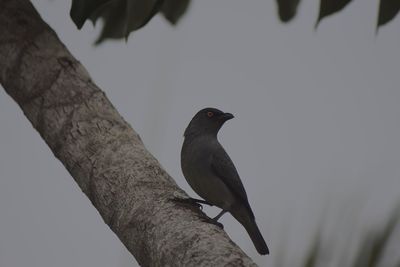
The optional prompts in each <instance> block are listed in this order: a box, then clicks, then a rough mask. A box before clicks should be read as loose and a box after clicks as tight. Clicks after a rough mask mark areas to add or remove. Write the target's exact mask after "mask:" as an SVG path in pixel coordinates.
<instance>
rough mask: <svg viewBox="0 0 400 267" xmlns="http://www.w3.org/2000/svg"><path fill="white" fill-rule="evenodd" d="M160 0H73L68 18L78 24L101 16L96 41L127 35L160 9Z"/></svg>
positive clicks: (125, 36)
mask: <svg viewBox="0 0 400 267" xmlns="http://www.w3.org/2000/svg"><path fill="white" fill-rule="evenodd" d="M163 3H164V0H145V1H144V0H79V1H78V0H73V2H72V7H71V12H70V14H71V18H72V20H73V21H74V22H75V24H76V26H77V27H78V28H81V27H82V25H83V24H84V23H85V21H86V20H87V19H90V20H92V21H93V23H95V22H96V21H97V20H98V19H100V18H101V19H102V20H103V22H104V24H103V29H102V31H101V34H100V37H99V38H98V39H97V41H96V44H98V43H101V42H102V41H104V40H105V39H120V38H125V39H127V38H128V36H129V34H130V33H131V32H132V31H135V30H137V29H139V28H141V27H143V26H144V25H146V24H147V22H149V21H150V19H151V18H152V17H153V16H154V15H155V14H157V12H158V11H160V8H161V7H162V5H163Z"/></svg>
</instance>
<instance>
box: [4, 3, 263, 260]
mask: <svg viewBox="0 0 400 267" xmlns="http://www.w3.org/2000/svg"><path fill="white" fill-rule="evenodd" d="M0 33H1V34H0V84H1V85H2V86H3V87H4V88H5V90H6V91H7V93H8V94H9V95H10V96H11V97H12V98H13V99H14V100H15V101H16V102H17V103H18V104H19V106H20V107H21V109H22V110H23V112H24V114H25V115H26V117H27V118H28V119H29V121H30V122H31V123H32V125H33V127H34V128H35V129H36V130H37V131H38V132H39V134H40V135H41V136H42V138H43V139H44V141H45V142H46V143H47V144H48V146H49V147H50V149H51V150H52V152H53V153H54V155H55V156H56V157H57V158H58V159H59V160H60V161H61V162H62V163H63V164H64V166H65V167H66V168H67V170H68V171H69V172H70V174H71V175H72V177H73V178H74V179H75V181H76V182H77V183H78V185H79V186H80V187H81V189H82V191H83V192H84V193H85V194H86V195H87V196H88V198H89V199H90V200H91V202H92V203H93V205H94V206H95V207H96V209H97V210H98V211H99V213H100V214H101V216H102V218H103V219H104V221H105V223H107V224H108V225H109V226H110V228H111V229H112V230H113V231H114V232H115V234H116V235H117V236H118V237H119V239H120V240H121V241H122V242H123V243H124V245H125V246H126V247H127V248H128V250H129V251H130V252H131V253H132V254H133V255H134V256H135V258H136V260H137V261H138V262H139V264H141V265H143V266H255V264H254V262H253V261H252V260H251V259H249V258H248V257H247V256H246V255H245V254H244V253H243V251H242V250H241V249H240V248H238V247H237V246H236V245H235V244H234V243H233V242H232V241H231V240H230V239H229V238H228V236H227V235H226V233H225V232H224V231H222V230H221V229H219V228H218V227H216V226H214V225H212V224H208V223H204V222H203V221H202V217H204V214H203V213H202V212H201V211H200V210H199V209H197V208H194V207H189V206H186V207H185V206H182V205H178V204H177V203H176V202H173V201H170V200H171V199H172V198H174V197H175V196H181V197H187V195H186V193H185V192H183V191H182V190H181V189H180V188H179V187H177V185H176V183H175V182H174V180H173V179H172V178H171V177H170V176H169V175H168V174H167V173H166V172H165V171H164V169H163V168H162V167H161V166H160V164H159V163H158V162H157V160H156V159H155V158H154V157H153V156H152V155H150V153H149V152H148V151H147V150H146V149H145V147H144V146H143V143H142V141H141V140H140V138H139V136H138V135H137V134H136V132H135V131H134V130H133V129H132V128H131V127H130V126H129V125H128V123H126V121H125V120H124V119H123V118H122V117H121V116H120V115H119V114H118V112H117V111H116V110H115V108H114V107H113V106H112V104H111V103H110V101H109V100H108V99H107V97H106V96H105V94H104V92H102V91H101V90H100V89H99V88H98V87H97V86H96V85H95V84H94V83H93V82H92V80H91V79H90V77H89V74H88V73H87V72H86V70H85V69H84V67H83V66H82V65H81V64H80V63H79V62H78V61H77V60H76V59H75V58H74V57H73V56H72V55H71V54H70V53H69V52H68V50H67V49H66V48H65V46H64V45H63V44H62V43H61V42H60V40H59V39H58V38H57V36H56V34H55V33H54V31H53V30H52V29H51V28H50V27H49V26H48V25H47V24H46V23H45V22H43V21H42V19H41V18H40V16H39V14H38V13H37V12H36V11H35V9H34V7H33V6H32V4H31V3H30V2H29V1H28V0H0Z"/></svg>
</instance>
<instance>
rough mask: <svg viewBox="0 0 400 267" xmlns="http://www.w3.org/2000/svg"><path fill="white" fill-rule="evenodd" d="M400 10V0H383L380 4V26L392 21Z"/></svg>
mask: <svg viewBox="0 0 400 267" xmlns="http://www.w3.org/2000/svg"><path fill="white" fill-rule="evenodd" d="M399 10H400V1H399V0H381V2H380V5H379V15H378V27H380V26H382V25H385V24H386V23H388V22H389V21H391V20H392V19H393V18H394V17H395V16H396V15H397V13H399Z"/></svg>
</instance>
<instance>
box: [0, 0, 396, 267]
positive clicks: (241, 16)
mask: <svg viewBox="0 0 400 267" xmlns="http://www.w3.org/2000/svg"><path fill="white" fill-rule="evenodd" d="M33 2H34V4H35V7H36V8H37V9H38V10H39V12H40V14H41V15H42V17H43V18H44V20H45V21H46V22H47V23H49V25H50V26H51V27H52V28H53V29H54V30H55V31H56V32H57V34H58V36H59V37H60V39H61V40H62V42H64V43H65V45H66V47H67V48H68V49H69V50H70V51H71V52H72V54H73V55H75V57H76V58H77V59H78V60H80V61H81V62H82V64H83V65H84V66H85V67H86V68H87V70H88V71H89V73H90V74H91V75H92V77H93V80H94V81H95V82H96V84H97V85H98V86H99V87H100V88H102V89H103V90H104V91H105V92H106V94H107V96H108V97H109V98H110V99H111V101H112V103H113V104H114V106H115V107H116V108H117V109H118V110H119V112H120V113H121V114H122V115H123V116H124V118H125V119H126V120H127V121H128V122H129V123H131V125H132V126H133V128H134V129H135V130H136V131H137V132H138V133H139V134H140V136H141V137H142V139H143V141H144V143H145V145H146V147H147V148H148V149H149V150H150V151H151V152H152V153H153V154H154V155H155V156H156V158H157V159H158V160H159V161H160V162H161V164H162V165H163V166H164V168H165V169H166V170H167V171H168V172H169V173H170V174H171V175H172V176H173V177H174V178H175V179H176V181H177V182H178V184H179V185H180V186H181V187H182V188H183V189H184V190H186V191H187V192H188V193H189V194H190V195H192V196H195V193H193V191H192V190H191V189H190V187H189V186H188V184H187V183H186V181H185V180H184V178H183V176H182V173H181V170H180V160H179V159H180V148H181V145H182V141H183V137H182V135H183V131H184V129H185V127H186V125H187V124H188V122H189V121H190V119H191V117H192V116H193V115H194V114H195V113H196V112H197V111H198V110H199V109H201V108H203V107H208V106H212V107H217V108H220V109H222V110H223V111H226V112H231V113H233V114H234V115H235V119H234V120H231V121H229V122H228V123H227V124H226V125H225V126H224V127H223V129H222V130H221V132H220V135H219V137H220V140H221V143H222V144H223V145H224V146H225V148H226V150H227V151H228V153H229V154H230V156H231V158H232V159H233V161H234V162H235V164H236V167H237V169H238V171H239V174H240V175H241V177H242V180H243V183H244V185H245V188H246V191H247V193H248V195H249V200H250V204H251V206H252V207H253V210H254V213H255V215H256V218H257V222H258V224H259V226H260V229H261V231H262V233H263V235H264V237H265V239H266V240H267V242H268V244H269V247H270V249H271V255H270V256H266V257H265V256H264V257H262V256H259V255H258V254H257V252H256V250H255V249H254V247H253V245H252V243H251V241H250V239H249V237H248V236H247V234H246V232H245V231H244V229H243V228H242V226H241V225H240V224H239V223H238V222H236V221H235V220H234V219H233V218H232V217H231V216H230V215H225V216H224V217H223V218H222V223H224V225H225V229H226V231H227V232H228V234H229V235H230V237H231V238H232V239H233V240H234V241H235V242H236V243H237V244H238V245H239V246H240V247H241V248H242V249H243V250H244V251H245V252H246V253H247V254H248V255H249V256H250V257H252V258H253V259H254V260H255V261H256V262H257V263H258V264H259V265H260V266H274V265H275V264H276V260H277V258H279V257H283V259H284V266H296V264H298V263H299V262H300V261H301V259H302V257H303V256H304V253H305V252H307V250H308V249H309V246H310V243H311V241H312V240H313V237H314V235H315V233H316V232H317V231H318V229H319V228H318V227H322V232H323V236H324V240H325V241H326V242H327V244H329V246H330V250H329V254H328V255H327V257H326V258H325V260H326V262H325V264H323V265H321V266H338V265H337V262H338V261H337V260H338V259H343V258H344V256H343V255H345V254H346V251H352V250H354V249H355V248H356V247H357V243H358V242H359V239H360V237H361V236H363V234H365V231H367V230H368V229H371V228H373V227H378V228H379V227H380V225H382V221H384V220H385V218H387V216H388V215H389V214H390V211H391V209H393V207H394V204H395V203H396V201H398V199H399V197H400V194H399V188H400V179H399V175H400V164H399V162H400V142H399V137H400V121H399V117H400V105H399V101H400V90H399V88H398V87H399V84H400V75H399V66H400V53H399V47H400V34H399V33H400V18H397V19H395V20H394V21H393V22H391V23H390V24H389V25H387V26H385V27H383V28H382V29H380V31H379V34H378V35H376V34H375V23H376V14H377V1H361V0H355V1H354V3H351V4H350V5H349V6H348V8H346V9H345V11H344V12H341V13H340V14H338V15H335V16H332V17H329V18H328V19H326V20H324V21H322V23H321V24H320V27H319V28H318V30H317V31H314V28H313V27H314V23H315V20H316V17H317V9H318V3H317V2H318V1H316V0H313V1H311V0H305V1H303V3H302V4H301V6H300V10H299V15H298V17H297V18H296V19H295V20H294V21H293V22H292V23H290V24H288V25H283V24H281V23H280V22H279V21H278V18H277V16H276V6H275V1H261V0H258V1H242V0H220V1H215V0H201V1H192V5H191V7H190V10H189V12H188V13H187V15H186V16H185V17H184V19H183V20H182V21H181V22H180V23H179V25H178V26H177V27H176V28H172V27H171V26H170V25H168V24H167V23H166V22H165V20H164V19H163V18H162V17H160V16H157V17H155V18H154V19H153V20H152V21H151V22H150V23H149V24H148V25H147V26H146V27H145V28H144V29H142V30H140V31H138V32H135V33H133V34H132V35H131V36H130V38H129V41H128V43H125V42H123V41H118V42H116V41H110V42H106V43H104V44H102V45H100V46H99V47H94V46H93V45H92V43H93V41H94V40H95V38H96V36H97V35H98V33H99V29H98V28H96V29H93V27H92V25H91V24H90V23H87V24H86V25H85V26H84V28H83V30H82V31H78V30H77V29H76V27H75V26H74V24H73V23H72V21H71V20H70V18H69V8H70V4H71V3H70V2H71V1H61V0H53V1H43V0H42V1H39V0H36V1H33ZM0 125H1V131H0V214H1V219H0V266H4V267H21V266H30V267H39V266H40V267H42V266H57V267H64V266H65V267H66V266H95V267H102V266H104V267H106V266H118V267H128V266H133V263H134V264H136V261H135V260H134V258H133V257H132V256H131V255H130V254H129V253H128V252H127V250H126V249H125V248H124V247H123V245H122V244H121V242H120V241H119V240H118V239H117V237H116V236H115V235H114V234H113V233H112V232H111V230H110V229H109V228H108V226H106V225H105V224H104V222H103V221H102V219H101V217H100V216H99V214H98V212H97V211H96V210H95V209H94V208H93V207H92V205H91V203H90V202H89V200H88V199H87V198H86V196H84V194H83V193H82V192H81V190H80V189H79V187H78V186H77V185H76V183H75V182H74V180H73V179H72V178H71V177H70V175H69V174H68V173H67V171H66V170H65V169H64V167H63V166H62V165H61V163H60V162H59V161H58V160H56V159H55V158H54V156H53V154H52V152H51V151H50V150H49V148H48V147H47V146H46V144H45V143H44V142H43V141H42V140H41V138H40V136H39V135H38V134H37V133H36V131H34V129H33V128H32V126H31V125H30V123H29V122H28V120H27V119H26V118H25V117H24V115H23V114H22V112H21V110H20V109H19V107H18V106H17V105H16V104H15V103H14V101H13V100H12V99H11V98H10V97H9V96H8V95H6V94H5V92H4V90H0ZM206 212H207V213H209V214H210V216H215V215H216V214H217V213H218V210H217V209H206ZM321 225H322V226H321ZM394 247H395V248H397V251H398V249H399V242H397V247H396V244H394ZM392 250H393V251H396V250H395V249H392ZM389 254H390V250H389V253H388V255H389ZM392 254H393V255H396V252H394V253H393V252H392ZM387 259H388V261H390V260H391V259H393V258H391V255H389V256H388V257H387ZM388 266H390V265H388Z"/></svg>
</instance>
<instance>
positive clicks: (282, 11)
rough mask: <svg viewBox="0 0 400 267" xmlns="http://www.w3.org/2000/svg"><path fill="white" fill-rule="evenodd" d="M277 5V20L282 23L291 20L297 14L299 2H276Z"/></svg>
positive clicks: (288, 0)
mask: <svg viewBox="0 0 400 267" xmlns="http://www.w3.org/2000/svg"><path fill="white" fill-rule="evenodd" d="M276 1H277V4H278V13H279V18H280V19H281V21H283V22H288V21H289V20H291V19H292V18H293V17H294V16H295V15H296V12H297V6H298V5H299V2H300V0H276Z"/></svg>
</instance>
